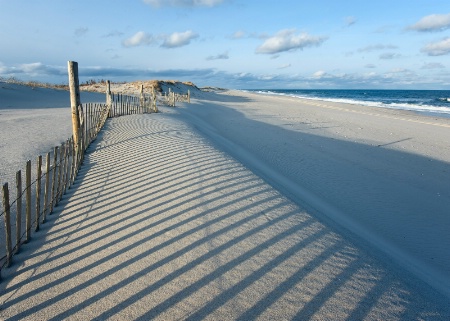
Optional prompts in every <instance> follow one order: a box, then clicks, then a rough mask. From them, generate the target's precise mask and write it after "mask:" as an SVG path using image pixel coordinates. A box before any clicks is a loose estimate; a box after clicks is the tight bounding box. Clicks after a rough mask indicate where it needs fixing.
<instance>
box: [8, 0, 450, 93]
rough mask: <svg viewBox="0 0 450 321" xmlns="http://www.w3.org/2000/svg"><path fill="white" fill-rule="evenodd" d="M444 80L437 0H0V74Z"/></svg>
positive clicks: (446, 63) (447, 12) (354, 85)
mask: <svg viewBox="0 0 450 321" xmlns="http://www.w3.org/2000/svg"><path fill="white" fill-rule="evenodd" d="M68 61H76V62H78V68H79V77H80V82H81V83H82V82H85V81H88V80H91V79H92V80H97V81H98V80H101V79H105V80H106V79H108V80H111V81H134V80H147V79H160V80H169V79H173V80H180V81H192V82H194V83H195V84H196V85H197V86H200V87H204V86H215V87H224V88H234V89H269V88H272V89H290V88H297V89H309V88H311V89H318V88H319V89H358V88H364V89H448V90H450V1H449V0H390V1H387V0H377V1H373V0H370V1H368V0H310V1H304V0H295V1H294V0H289V1H288V0H277V1H267V0H259V1H256V0H245V1H244V0H127V1H125V0H76V1H62V0H0V79H3V80H5V79H8V78H10V77H15V78H17V79H20V80H23V81H28V80H36V81H42V82H50V83H56V84H60V83H67V82H68V80H67V62H68Z"/></svg>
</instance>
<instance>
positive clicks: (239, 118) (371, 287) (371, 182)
mask: <svg viewBox="0 0 450 321" xmlns="http://www.w3.org/2000/svg"><path fill="white" fill-rule="evenodd" d="M160 110H161V113H158V114H145V115H132V116H124V117H119V118H114V119H109V120H108V121H107V124H106V126H105V128H104V130H103V131H102V132H101V134H100V136H99V137H98V138H97V140H96V141H95V142H94V144H92V145H91V146H90V147H89V149H88V153H87V155H86V159H85V164H84V165H83V167H82V168H81V172H80V175H79V176H78V178H77V181H76V184H75V186H74V188H72V189H71V190H70V191H69V193H68V194H67V195H66V196H65V197H64V198H63V201H62V202H61V204H60V206H58V208H57V210H56V212H55V213H54V214H53V215H51V216H50V218H49V222H47V223H46V224H44V225H42V227H41V230H40V231H39V232H37V233H36V234H35V236H34V237H33V240H32V242H30V243H29V244H27V245H25V246H24V247H23V248H22V250H21V253H20V254H19V255H17V256H16V257H15V258H14V264H13V266H12V267H11V268H8V269H4V270H3V271H2V281H1V283H0V302H1V310H0V317H1V318H3V319H6V320H38V319H39V320H60V319H68V320H90V319H97V320H104V319H111V320H124V319H127V320H149V319H156V320H180V319H183V320H184V319H189V320H200V319H207V320H234V319H239V320H253V319H258V320H291V319H296V320H448V319H449V318H450V291H449V289H450V256H449V255H448V253H450V233H448V231H449V230H450V216H449V215H448V209H449V208H450V162H449V160H450V148H449V145H448V142H447V139H446V137H449V134H450V119H444V118H432V117H427V116H422V115H418V114H414V113H409V112H405V111H396V110H385V109H377V108H370V107H363V106H357V105H348V104H338V103H330V102H319V101H309V100H300V99H297V98H289V97H272V96H263V95H258V94H252V93H247V92H241V91H226V92H221V93H202V94H201V97H200V94H199V95H198V98H197V99H192V103H191V104H186V103H182V104H179V106H178V107H177V108H168V107H160ZM0 112H1V111H0Z"/></svg>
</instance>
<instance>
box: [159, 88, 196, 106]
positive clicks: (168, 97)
mask: <svg viewBox="0 0 450 321" xmlns="http://www.w3.org/2000/svg"><path fill="white" fill-rule="evenodd" d="M163 97H164V98H165V99H163V101H164V102H165V104H166V105H167V106H169V107H175V105H176V102H177V101H178V102H187V103H190V102H191V92H190V91H189V90H188V92H187V94H180V93H175V92H173V91H171V90H170V89H169V92H168V93H165V94H164V96H163Z"/></svg>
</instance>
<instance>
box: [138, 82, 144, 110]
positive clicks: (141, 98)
mask: <svg viewBox="0 0 450 321" xmlns="http://www.w3.org/2000/svg"><path fill="white" fill-rule="evenodd" d="M139 98H140V101H139V105H140V107H141V110H143V109H144V102H145V100H144V85H142V84H141V95H140V97H139Z"/></svg>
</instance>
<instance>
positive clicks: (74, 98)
mask: <svg viewBox="0 0 450 321" xmlns="http://www.w3.org/2000/svg"><path fill="white" fill-rule="evenodd" d="M68 73H69V89H70V107H71V109H72V131H73V139H74V141H75V149H76V150H78V145H79V143H80V138H79V135H78V129H79V128H80V115H79V114H78V106H79V105H80V104H81V102H80V84H79V80H78V63H77V62H75V61H69V62H68Z"/></svg>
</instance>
